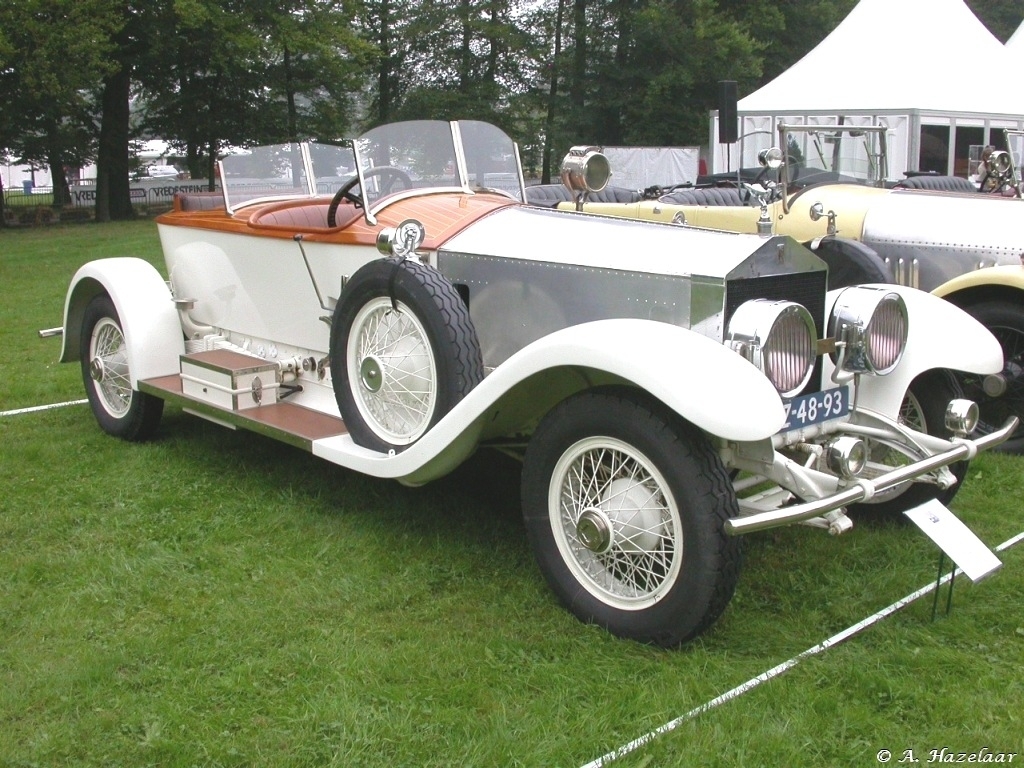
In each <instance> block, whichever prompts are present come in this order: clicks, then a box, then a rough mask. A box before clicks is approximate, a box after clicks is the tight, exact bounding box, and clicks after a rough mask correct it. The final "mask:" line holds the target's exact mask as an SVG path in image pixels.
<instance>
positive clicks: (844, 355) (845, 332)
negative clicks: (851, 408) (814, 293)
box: [828, 286, 908, 376]
mask: <svg viewBox="0 0 1024 768" xmlns="http://www.w3.org/2000/svg"><path fill="white" fill-rule="evenodd" d="M907 327H908V316H907V305H906V303H905V302H904V301H903V297H902V296H900V295H899V294H898V293H896V292H894V291H889V290H886V289H885V288H868V287H864V286H854V287H853V288H847V289H846V290H845V291H843V292H842V293H841V294H840V295H839V298H838V299H836V304H835V306H834V307H833V308H832V317H830V318H829V321H828V333H829V336H832V337H833V338H835V340H836V351H835V352H834V353H832V360H833V362H835V364H836V367H837V368H839V369H841V370H844V371H847V372H850V373H871V374H876V375H878V376H884V375H885V374H887V373H890V372H891V371H892V369H893V368H895V367H896V365H897V364H898V363H899V361H900V358H902V357H903V350H904V349H906V346H907Z"/></svg>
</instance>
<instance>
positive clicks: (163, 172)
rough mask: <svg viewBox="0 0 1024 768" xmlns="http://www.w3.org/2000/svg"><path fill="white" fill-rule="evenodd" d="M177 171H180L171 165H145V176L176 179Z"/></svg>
mask: <svg viewBox="0 0 1024 768" xmlns="http://www.w3.org/2000/svg"><path fill="white" fill-rule="evenodd" d="M179 173H181V172H180V171H179V170H178V169H177V168H175V167H174V166H173V165H148V166H146V176H148V177H149V178H151V179H176V178H178V174H179Z"/></svg>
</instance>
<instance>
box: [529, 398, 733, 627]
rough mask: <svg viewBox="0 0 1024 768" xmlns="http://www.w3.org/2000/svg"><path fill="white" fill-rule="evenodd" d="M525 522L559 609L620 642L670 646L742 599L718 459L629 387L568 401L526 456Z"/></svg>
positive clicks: (696, 435) (728, 489)
mask: <svg viewBox="0 0 1024 768" xmlns="http://www.w3.org/2000/svg"><path fill="white" fill-rule="evenodd" d="M522 503H523V516H524V519H525V521H526V528H527V534H528V535H529V538H530V542H531V544H532V546H533V549H534V553H535V556H536V558H537V561H538V564H539V565H540V568H541V571H542V572H543V573H544V576H545V578H546V579H547V581H548V583H549V584H550V586H551V588H552V590H553V591H554V592H555V594H556V595H557V596H558V598H559V599H560V600H561V601H562V603H563V604H564V605H565V606H566V607H567V608H568V609H569V610H570V611H572V612H573V613H574V614H575V615H576V616H577V617H579V618H580V619H581V620H583V621H585V622H590V623H595V624H598V625H600V626H602V627H605V628H606V629H608V630H609V631H610V632H612V633H613V634H615V635H618V636H620V637H626V638H631V639H634V640H639V641H641V642H645V643H653V644H656V645H661V646H666V647H671V646H675V645H678V644H679V643H682V642H684V641H686V640H689V639H691V638H693V637H695V636H697V635H698V634H700V633H701V632H703V631H704V630H705V629H707V628H708V627H709V626H711V624H712V623H714V621H715V620H716V619H717V618H718V617H719V616H720V615H721V613H722V611H724V610H725V607H726V605H727V604H728V602H729V600H730V599H731V597H732V594H733V591H734V590H735V586H736V581H737V578H738V575H739V568H740V543H739V540H738V539H736V538H732V537H729V536H727V535H726V533H725V528H724V525H725V521H726V520H727V519H729V518H730V517H733V516H735V515H737V514H738V507H737V503H736V497H735V494H734V493H733V490H732V485H731V484H730V482H729V478H728V475H727V474H726V471H725V468H724V467H723V465H722V462H721V460H720V459H719V457H718V454H717V453H716V452H715V451H714V450H713V449H712V448H711V446H710V444H709V443H708V441H707V440H706V438H705V437H704V436H703V435H702V434H701V433H700V432H699V431H698V430H696V429H694V428H693V427H691V426H690V425H687V424H685V423H683V422H682V421H681V420H680V419H679V418H678V417H676V416H675V415H674V414H672V413H670V412H667V411H666V410H665V409H664V408H662V407H659V406H658V405H657V404H655V403H649V402H647V401H646V400H645V399H644V398H642V397H640V396H638V395H637V394H635V393H633V392H631V391H629V390H602V391H593V392H587V393H582V394H579V395H575V396H573V397H570V398H569V399H568V400H566V401H564V402H562V403H561V404H560V405H558V406H557V407H556V408H555V409H553V410H552V411H551V412H550V413H549V414H548V415H547V416H546V417H545V418H544V419H543V420H542V422H541V424H540V425H539V427H538V428H537V430H536V432H535V433H534V435H533V437H532V438H531V440H530V443H529V446H528V448H527V451H526V456H525V460H524V467H523V479H522Z"/></svg>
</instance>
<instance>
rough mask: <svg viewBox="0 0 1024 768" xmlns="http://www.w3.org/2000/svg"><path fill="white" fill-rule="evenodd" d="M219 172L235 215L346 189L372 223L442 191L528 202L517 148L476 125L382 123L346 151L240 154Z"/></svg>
mask: <svg viewBox="0 0 1024 768" xmlns="http://www.w3.org/2000/svg"><path fill="white" fill-rule="evenodd" d="M218 168H219V171H220V182H221V186H222V188H223V190H224V198H225V202H226V203H227V209H228V211H229V212H232V213H233V212H234V211H235V210H237V209H238V208H239V207H241V206H244V205H252V204H255V203H261V202H267V201H273V200H294V199H296V198H304V197H324V196H330V195H333V194H334V193H335V192H337V191H338V190H339V189H341V188H342V187H343V186H344V185H346V184H351V185H352V188H353V191H354V193H355V194H356V195H358V196H359V197H360V198H361V199H362V201H363V202H364V203H365V209H366V212H367V216H368V217H370V218H372V215H373V213H375V212H376V211H377V210H379V209H380V207H381V206H383V205H386V204H388V202H390V201H391V200H397V199H401V198H403V197H408V196H411V195H417V194H428V193H431V192H437V191H452V190H457V191H461V192H466V193H472V192H477V191H483V190H490V191H498V192H502V193H504V194H507V195H509V196H510V197H513V198H515V199H516V200H519V201H523V200H525V194H524V192H523V174H522V168H521V166H520V163H519V151H518V149H517V148H516V145H515V142H513V141H512V139H510V138H509V137H508V136H506V135H505V133H504V132H503V131H501V129H499V128H495V127H494V126H493V125H490V124H488V123H482V122H478V121H474V120H462V121H459V122H453V123H449V122H444V121H441V120H413V121H409V122H404V123H392V124H390V125H382V126H380V127H378V128H374V129H373V130H371V131H368V132H367V133H365V134H363V135H362V136H360V137H359V138H358V139H355V140H353V141H352V142H351V145H350V146H345V147H342V146H336V145H333V144H318V143H305V144H298V143H292V144H274V145H271V146H266V147H256V148H253V149H247V150H239V151H237V152H234V153H232V154H230V155H228V156H227V157H225V158H224V159H222V160H221V161H220V163H219V165H218ZM396 195H397V196H396ZM385 198H388V199H387V200H385ZM378 204H379V205H378Z"/></svg>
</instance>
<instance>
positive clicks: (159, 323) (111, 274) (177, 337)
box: [60, 257, 185, 389]
mask: <svg viewBox="0 0 1024 768" xmlns="http://www.w3.org/2000/svg"><path fill="white" fill-rule="evenodd" d="M104 293H105V294H107V295H108V296H109V297H110V300H111V301H112V302H113V303H114V307H115V308H116V309H117V315H118V317H119V318H120V321H121V330H122V331H123V332H124V337H125V343H126V345H127V347H128V368H129V370H130V371H131V382H132V388H134V389H137V388H138V381H139V380H140V379H148V378H152V377H154V376H166V375H169V374H172V373H177V372H178V370H179V357H180V355H182V354H184V352H185V337H184V334H183V333H182V330H181V322H180V320H179V319H178V312H177V310H176V309H175V308H174V303H173V302H172V301H171V292H170V290H169V289H168V288H167V284H166V283H165V282H164V279H163V277H161V276H160V273H159V272H157V271H156V269H155V268H154V267H153V265H151V264H150V263H149V262H146V261H143V260H142V259H136V258H128V257H124V258H112V259H100V260H98V261H90V262H88V263H87V264H84V265H82V267H80V268H79V270H78V271H77V272H76V273H75V276H74V277H73V278H72V279H71V286H70V287H69V288H68V294H67V298H66V299H65V302H64V334H63V346H62V348H61V353H60V361H61V362H62V363H69V362H74V361H76V360H79V359H80V358H81V351H80V350H81V339H82V318H83V315H84V314H85V308H86V306H87V305H88V304H89V302H90V301H91V300H92V299H93V298H94V297H95V296H98V295H101V294H104Z"/></svg>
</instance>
